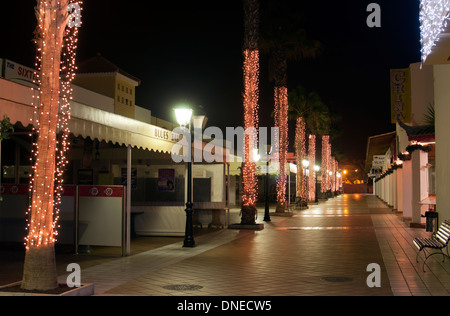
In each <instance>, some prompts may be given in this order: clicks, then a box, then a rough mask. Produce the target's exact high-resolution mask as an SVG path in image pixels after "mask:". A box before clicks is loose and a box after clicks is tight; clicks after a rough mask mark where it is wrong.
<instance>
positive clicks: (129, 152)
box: [125, 145, 131, 256]
mask: <svg viewBox="0 0 450 316" xmlns="http://www.w3.org/2000/svg"><path fill="white" fill-rule="evenodd" d="M126 212H127V216H126V219H127V222H126V247H125V252H126V255H127V256H129V255H130V254H131V244H130V239H131V234H130V227H131V146H130V145H129V146H128V148H127V210H126Z"/></svg>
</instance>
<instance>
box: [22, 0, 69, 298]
mask: <svg viewBox="0 0 450 316" xmlns="http://www.w3.org/2000/svg"><path fill="white" fill-rule="evenodd" d="M67 4H68V0H63V1H57V0H47V1H38V8H37V10H39V14H38V17H39V24H40V26H39V27H40V37H41V38H40V42H39V43H40V45H39V46H40V47H39V50H40V53H41V69H40V70H41V76H40V108H39V125H38V135H39V136H38V140H37V144H36V162H35V165H34V183H33V194H32V203H31V206H30V210H29V213H30V214H29V215H30V219H29V222H28V237H27V247H26V255H25V263H24V272H23V280H22V289H26V290H49V289H54V288H56V287H57V286H58V284H57V273H56V263H55V251H54V241H55V240H54V214H53V203H54V185H55V169H56V161H55V158H56V132H57V125H58V112H59V95H60V94H59V92H60V91H59V90H60V85H59V84H60V80H59V79H60V65H61V50H62V46H63V34H64V29H65V26H66V22H67V15H68V14H67Z"/></svg>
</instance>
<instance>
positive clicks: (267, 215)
mask: <svg viewBox="0 0 450 316" xmlns="http://www.w3.org/2000/svg"><path fill="white" fill-rule="evenodd" d="M271 150H272V146H271V145H267V146H266V207H265V210H264V221H265V222H270V221H271V219H270V212H269V179H270V178H269V162H270V152H271Z"/></svg>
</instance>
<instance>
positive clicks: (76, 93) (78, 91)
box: [72, 85, 114, 113]
mask: <svg viewBox="0 0 450 316" xmlns="http://www.w3.org/2000/svg"><path fill="white" fill-rule="evenodd" d="M72 89H73V101H75V102H77V103H81V104H84V105H89V106H92V107H94V108H97V109H100V110H103V111H106V112H111V113H114V99H112V98H108V97H106V96H104V95H101V94H98V93H96V92H93V91H90V90H87V89H84V88H82V87H79V86H76V85H72Z"/></svg>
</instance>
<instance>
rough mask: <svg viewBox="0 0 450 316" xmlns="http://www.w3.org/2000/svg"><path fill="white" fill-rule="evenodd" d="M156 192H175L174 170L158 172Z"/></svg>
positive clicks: (160, 170)
mask: <svg viewBox="0 0 450 316" xmlns="http://www.w3.org/2000/svg"><path fill="white" fill-rule="evenodd" d="M158 191H164V192H175V169H159V170H158Z"/></svg>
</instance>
